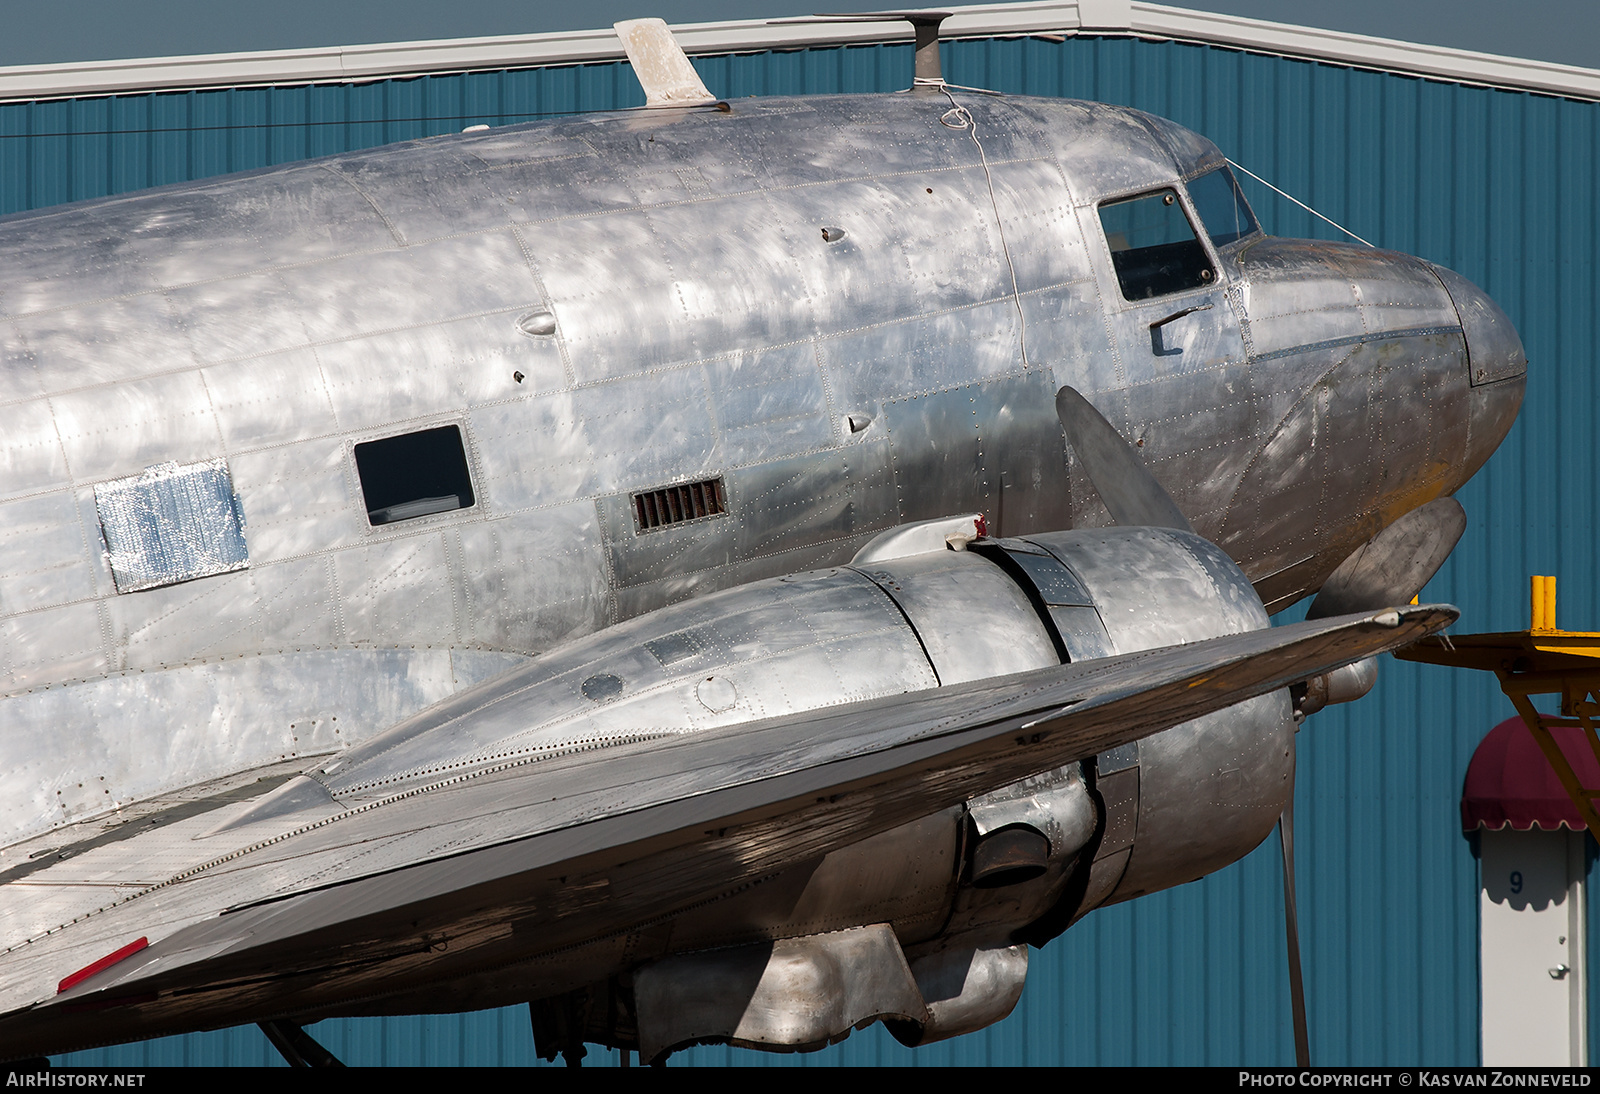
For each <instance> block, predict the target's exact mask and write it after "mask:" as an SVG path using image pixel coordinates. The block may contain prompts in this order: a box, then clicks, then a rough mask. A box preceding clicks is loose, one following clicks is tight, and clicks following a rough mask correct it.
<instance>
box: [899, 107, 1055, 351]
mask: <svg viewBox="0 0 1600 1094" xmlns="http://www.w3.org/2000/svg"><path fill="white" fill-rule="evenodd" d="M919 82H923V81H919ZM926 83H927V84H928V85H930V86H935V87H937V88H938V89H939V90H940V91H942V92H944V97H945V98H947V99H949V100H950V109H949V110H946V111H945V112H944V113H943V114H941V115H940V116H939V124H940V125H942V126H944V127H946V128H947V129H965V130H966V131H967V136H969V137H971V138H972V143H973V144H974V145H976V146H977V148H978V162H979V163H981V164H982V165H983V178H984V181H985V183H987V184H988V187H989V207H990V208H991V209H993V210H994V223H995V227H996V228H997V229H998V230H999V232H1000V250H1001V251H1002V252H1003V253H1004V254H1005V256H1006V269H1008V270H1009V271H1010V272H1011V300H1012V302H1013V303H1014V304H1016V306H1017V323H1018V325H1019V338H1018V345H1019V346H1020V347H1021V349H1022V367H1023V368H1031V367H1032V365H1031V363H1030V362H1029V361H1028V317H1027V315H1026V314H1025V313H1024V312H1023V310H1022V291H1021V289H1020V288H1018V286H1017V265H1016V263H1015V262H1013V261H1012V260H1011V244H1010V243H1008V242H1006V225H1005V220H1004V218H1002V217H1001V216H1000V201H999V199H998V198H996V197H995V194H994V176H993V175H992V174H990V172H989V157H988V156H987V155H986V154H985V153H984V150H983V142H982V141H980V140H979V139H978V122H977V120H976V119H975V118H973V116H972V114H971V113H970V112H969V111H968V110H967V108H966V107H964V106H962V105H961V104H960V103H959V102H957V101H956V97H955V96H954V95H952V94H950V85H948V84H946V83H945V82H944V81H943V80H940V81H938V83H937V84H935V83H934V82H933V81H931V80H929V81H926ZM952 117H954V118H955V121H951V120H950V119H951V118H952Z"/></svg>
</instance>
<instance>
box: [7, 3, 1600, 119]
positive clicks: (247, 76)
mask: <svg viewBox="0 0 1600 1094" xmlns="http://www.w3.org/2000/svg"><path fill="white" fill-rule="evenodd" d="M672 30H673V33H674V34H675V35H676V36H677V39H678V41H679V42H680V43H681V44H682V45H683V47H684V49H685V50H686V51H687V52H689V53H693V54H718V53H743V52H751V51H756V50H765V49H796V48H800V47H803V46H810V45H824V44H830V43H849V42H882V41H895V40H898V39H901V38H909V37H910V36H911V28H910V27H909V26H906V25H905V24H895V23H827V22H822V21H818V22H816V23H787V24H776V25H775V24H772V23H770V22H767V21H765V20H732V21H728V22H719V23H682V24H677V25H675V26H674V27H673V28H672ZM1079 32H1083V33H1096V34H1126V35H1131V36H1134V37H1141V38H1170V39H1177V40H1181V41H1191V42H1202V43H1210V44H1214V45H1222V46H1229V47H1233V48H1237V49H1242V50H1247V51H1250V52H1256V53H1267V54H1273V55H1277V56H1284V57H1295V58H1302V59H1306V60H1318V61H1329V62H1332V63H1335V64H1345V65H1352V66H1355V67H1357V68H1370V69H1376V70H1380V71H1385V72H1399V73H1405V74H1408V75H1416V76H1424V77H1432V78H1435V79H1441V80H1450V81H1459V82H1463V83H1470V84H1481V85H1486V86H1490V87H1503V88H1514V89H1520V90H1527V91H1537V92H1543V93H1545V94H1550V95H1560V96H1567V97H1572V98H1580V99H1600V70H1597V69H1590V68H1579V67H1577V66H1574V65H1561V64H1554V63H1552V62H1549V61H1531V60H1521V59H1517V58H1512V57H1499V56H1495V55H1494V54H1489V53H1475V52H1472V51H1470V50H1463V49H1450V48H1446V47H1444V46H1428V45H1417V44H1415V43H1410V42H1400V41H1394V40H1391V39H1387V38H1372V37H1368V36H1366V35H1361V34H1348V33H1345V32H1343V31H1333V30H1320V29H1317V28H1314V27H1301V26H1292V25H1289V24H1286V23H1273V22H1268V21H1266V20H1262V19H1246V18H1243V17H1240V16H1234V15H1217V14H1213V13H1211V12H1203V11H1192V10H1189V9H1186V8H1174V7H1167V6H1165V5H1162V4H1147V3H1142V2H1140V0H1031V2H1029V0H1024V2H1013V3H1000V4H981V5H974V6H971V7H963V8H957V9H955V13H954V14H953V15H952V16H951V18H950V19H948V20H947V21H946V22H945V24H944V33H945V35H946V36H947V37H951V38H956V37H962V38H966V37H989V36H995V35H1011V34H1049V33H1054V34H1076V33H1079ZM622 58H623V51H622V43H621V41H620V40H619V39H618V38H617V36H616V33H615V32H614V31H613V30H611V29H610V28H609V27H608V28H605V29H596V30H583V31H571V32H563V33H555V34H519V35H502V36H498V37H492V38H459V39H450V40H439V41H426V42H385V43H377V44H373V45H357V46H332V47H326V48H314V49H288V50H271V51H264V52H259V53H217V54H209V55H202V56H191V57H156V58H141V59H135V60H117V61H78V62H71V63H63V64H47V65H15V66H10V67H0V101H13V102H14V101H18V100H31V99H64V98H78V97H83V96H95V95H113V94H118V93H130V92H132V93H137V92H150V91H178V90H190V89H197V88H208V87H241V86H263V85H273V84H277V85H292V84H307V83H340V82H347V83H348V82H361V81H370V80H378V79H385V78H392V77H405V76H419V75H424V74H427V73H437V72H462V71H471V70H481V69H497V68H524V67H530V66H534V65H561V64H581V63H584V62H593V61H613V60H621V59H622Z"/></svg>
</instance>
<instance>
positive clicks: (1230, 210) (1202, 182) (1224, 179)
mask: <svg viewBox="0 0 1600 1094" xmlns="http://www.w3.org/2000/svg"><path fill="white" fill-rule="evenodd" d="M1189 200H1190V201H1192V202H1194V210H1195V212H1197V213H1199V214H1200V223H1202V224H1204V225H1205V227H1206V234H1208V235H1209V236H1210V237H1211V242H1212V244H1213V245H1214V246H1216V247H1218V248H1221V247H1226V246H1227V245H1228V244H1230V243H1233V242H1236V241H1238V240H1240V239H1243V238H1244V237H1245V236H1247V235H1250V234H1251V233H1252V232H1255V231H1258V230H1259V228H1260V225H1258V224H1257V223H1256V218H1255V214H1254V213H1252V212H1251V211H1250V205H1249V203H1248V202H1246V201H1245V200H1244V194H1242V193H1240V191H1239V183H1238V180H1237V179H1235V178H1234V177H1233V172H1232V171H1230V170H1228V169H1227V168H1226V167H1219V168H1217V169H1216V170H1215V171H1207V172H1206V173H1205V174H1203V175H1201V176H1200V177H1199V178H1197V179H1195V180H1194V181H1193V182H1191V183H1189Z"/></svg>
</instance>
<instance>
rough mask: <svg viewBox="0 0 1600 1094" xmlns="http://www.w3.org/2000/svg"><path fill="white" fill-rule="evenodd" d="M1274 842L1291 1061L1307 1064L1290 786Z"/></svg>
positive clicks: (1304, 1002) (1309, 1048)
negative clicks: (1279, 866) (1279, 860)
mask: <svg viewBox="0 0 1600 1094" xmlns="http://www.w3.org/2000/svg"><path fill="white" fill-rule="evenodd" d="M1278 844H1279V846H1281V847H1282V848H1283V933H1284V936H1285V940H1286V941H1287V943H1288V947H1289V1001H1290V1004H1291V1006H1292V1008H1293V1011H1294V1065H1295V1066H1296V1067H1310V1066H1311V1039H1310V1036H1309V1035H1308V1034H1307V1033H1306V985H1305V981H1304V980H1303V979H1302V978H1301V976H1300V926H1299V922H1298V919H1299V917H1298V915H1297V914H1296V912H1295V902H1294V790H1293V788H1292V787H1291V788H1290V791H1289V804H1287V805H1285V806H1284V807H1283V814H1282V815H1281V816H1280V817H1279V818H1278Z"/></svg>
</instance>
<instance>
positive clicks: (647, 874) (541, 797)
mask: <svg viewBox="0 0 1600 1094" xmlns="http://www.w3.org/2000/svg"><path fill="white" fill-rule="evenodd" d="M1456 616H1457V613H1456V611H1455V610H1454V609H1453V608H1450V607H1448V606H1437V605H1425V606H1422V607H1410V608H1404V609H1399V610H1396V611H1390V612H1385V613H1379V614H1377V615H1360V616H1347V617H1343V618H1338V619H1330V620H1318V621H1314V622H1307V623H1302V624H1296V625H1293V626H1287V627H1279V628H1271V629H1267V630H1262V631H1254V632H1249V633H1245V634H1238V635H1231V636H1226V637H1222V638H1217V639H1212V640H1210V641H1206V642H1197V643H1192V644H1190V645H1186V646H1178V647H1170V648H1167V649H1161V650H1152V651H1148V652H1144V653H1137V654H1130V655H1127V656H1122V657H1116V658H1110V659H1106V660H1102V661H1094V662H1089V663H1080V664H1072V665H1063V666H1060V667H1056V668H1049V669H1042V670H1037V671H1034V672H1028V673H1021V674H1017V675H1015V676H1010V677H1003V678H998V679H991V680H985V681H980V682H975V683H972V684H964V685H955V686H950V687H944V688H938V689H934V690H930V691H924V692H915V693H911V694H908V695H904V696H899V697H895V698H893V699H888V700H874V701H871V702H866V703H855V704H848V705H844V706H837V707H831V708H824V709H821V710H814V711H810V712H806V713H804V714H799V715H791V716H786V717H782V718H774V719H769V720H766V721H764V722H757V723H752V724H748V725H745V726H743V727H738V728H731V729H728V730H710V731H706V732H703V733H697V734H694V735H691V736H687V737H682V738H677V739H670V740H665V741H662V740H655V741H642V742H639V743H637V744H633V745H626V746H621V747H617V748H611V749H606V750H604V751H598V752H590V753H578V754H572V755H565V756H561V757H556V758H552V759H548V760H546V761H543V762H538V763H531V762H529V763H520V764H518V765H515V766H509V767H507V768H505V769H502V770H489V771H484V772H480V773H475V774H473V775H471V776H467V777H462V778H460V779H448V778H446V779H441V780H440V781H439V782H436V783H434V784H432V785H430V786H427V787H423V788H419V789H414V790H409V791H406V792H405V793H403V794H398V795H396V796H395V797H393V798H390V799H385V800H381V801H376V802H367V803H365V804H362V805H359V806H357V807H355V808H352V809H349V810H347V811H345V812H335V813H333V814H332V815H317V816H314V817H312V818H311V819H309V820H308V819H306V818H299V820H298V822H297V819H296V818H295V817H286V818H278V819H277V823H278V824H279V826H280V830H278V831H275V832H272V833H270V834H263V833H261V832H259V831H254V832H252V830H249V829H247V830H244V831H243V832H242V833H241V836H242V837H243V838H249V839H252V840H253V841H254V842H251V843H248V844H246V845H244V846H238V847H232V848H230V849H227V850H224V851H223V852H222V853H220V854H219V853H217V849H216V848H214V847H210V846H208V844H210V843H211V842H212V841H209V840H205V839H196V840H193V841H191V846H190V847H188V848H185V849H184V850H186V851H187V853H188V854H189V856H190V858H191V861H190V862H188V863H186V864H185V863H182V862H179V861H176V860H174V861H173V862H172V863H171V865H172V866H173V867H181V868H176V869H173V870H172V872H171V874H170V875H169V876H168V877H166V878H165V879H164V880H160V881H156V882H154V883H152V884H149V885H147V886H146V887H144V888H143V889H141V890H140V891H138V892H135V893H132V894H131V895H127V896H123V897H122V898H121V899H118V900H116V901H115V902H112V903H109V904H108V905H107V906H105V907H103V908H100V909H97V910H95V911H92V912H90V913H87V914H84V915H82V916H80V917H79V918H78V919H77V920H75V921H74V922H73V923H71V924H64V925H62V926H61V927H58V928H56V929H55V930H53V931H50V932H48V933H45V934H43V935H41V936H39V937H37V938H33V939H30V940H29V941H28V942H26V943H24V944H22V945H20V946H13V947H12V948H11V950H10V951H9V952H8V953H7V954H5V955H3V956H0V963H3V965H0V967H4V968H5V970H6V974H5V977H4V980H5V983H6V985H7V987H6V988H4V989H3V995H0V1007H3V1011H4V1012H9V1013H5V1014H4V1016H3V1017H0V1058H9V1057H16V1056H24V1055H36V1054H39V1053H44V1052H57V1051H64V1050H68V1049H74V1048H79V1047H85V1046H89V1045H94V1044H105V1043H114V1042H118V1041H124V1040H130V1039H134V1038H143V1037H150V1036H156V1035H160V1034H165V1033H171V1032H176V1031H180V1030H189V1029H198V1028H213V1027H220V1026H226V1025H233V1024H238V1023H241V1022H247V1021H260V1020H264V1019H271V1018H277V1017H284V1016H299V1017H305V1018H307V1019H309V1018H311V1017H323V1016H331V1015H334V1014H341V1013H380V1012H382V1011H383V1010H384V1006H383V1003H382V999H383V998H384V997H385V996H389V995H394V996H399V995H400V994H402V993H404V994H405V995H406V996H408V997H409V998H410V999H411V1001H412V1002H414V1001H415V998H416V993H417V992H418V991H419V990H423V989H426V988H427V987H428V986H429V985H435V986H439V985H445V984H451V985H458V984H462V983H466V982H470V981H471V980H472V978H473V977H475V976H482V975H486V974H488V973H489V972H490V971H491V970H493V971H495V972H498V973H504V971H505V970H506V969H507V968H508V967H515V968H520V969H522V970H524V972H525V976H526V979H527V981H528V983H529V987H530V994H529V997H533V995H534V992H535V991H536V990H537V989H538V986H539V984H541V983H543V981H545V980H549V981H550V982H551V983H556V982H558V981H559V979H560V966H561V960H562V957H561V955H562V954H564V953H573V952H575V951H578V950H581V949H582V948H584V947H593V946H597V945H604V944H607V941H608V940H613V941H614V940H615V939H617V938H619V937H622V936H624V935H626V934H627V933H628V932H631V931H636V930H638V929H639V928H640V927H641V926H642V925H648V924H650V923H652V922H661V921H665V920H666V919H668V918H670V917H671V916H672V915H673V914H675V913H677V912H680V911H682V910H683V909H685V908H687V907H691V906H694V905H696V904H699V903H703V902H705V901H707V900H714V899H716V898H717V897H718V896H719V895H722V894H725V893H729V892H733V891H736V890H737V889H739V888H740V887H742V886H746V885H748V884H751V883H753V882H754V881H756V880H759V879H760V878H761V877H764V876H768V875H770V874H772V873H774V872H776V871H778V870H781V869H783V868H785V867H787V866H790V865H793V864H795V863H798V862H802V861H805V860H807V859H808V858H811V857H814V856H817V855H820V854H823V853H825V852H827V851H829V850H832V849H834V848H836V847H839V846H843V845H846V844H849V843H852V842H855V841H857V840H860V839H863V838H866V837H868V836H871V835H873V834H875V833H877V832H881V831H886V830H888V829H890V828H893V827H896V826H898V825H901V824H904V823H908V822H910V821H913V820H916V819H918V818H919V817H922V816H926V815H928V814H930V813H932V812H935V811H937V810H939V809H942V808H945V807H947V806H950V805H954V804H957V803H959V802H961V801H964V800H966V799H967V798H969V797H971V796H973V795H974V794H978V793H982V792H984V791H987V790H990V789H993V788H995V787H999V786H1004V785H1007V784H1009V783H1012V782H1015V781H1016V780H1018V779H1020V778H1024V777H1026V776H1028V775H1031V774H1033V773H1036V772H1038V771H1042V770H1047V769H1050V768H1052V767H1056V766H1059V765H1061V764H1064V763H1068V762H1071V761H1073V760H1076V759H1081V758H1084V757H1087V756H1091V755H1094V754H1096V753H1099V752H1102V751H1105V750H1107V749H1109V748H1112V747H1115V746H1116V745H1119V744H1123V743H1126V742H1128V741H1131V740H1136V739H1139V738H1141V737H1145V736H1148V735H1150V734H1152V733H1155V732H1158V731H1160V730H1162V729H1165V728H1168V727H1170V726H1173V725H1176V724H1178V723H1180V722H1184V721H1188V720H1190V719H1192V718H1196V717H1199V716H1201V715H1203V714H1207V713H1210V712H1213V711H1216V710H1220V709H1222V708H1224V707H1227V706H1230V705H1232V704H1234V703H1236V702H1240V701H1242V700H1244V699H1247V698H1250V697H1253V696H1256V695H1261V694H1265V693H1267V692H1270V691H1274V690H1276V689H1278V688H1281V687H1284V686H1286V685H1288V684H1290V683H1293V682H1295V681H1298V680H1301V679H1305V678H1306V677H1308V676H1313V675H1316V674H1318V673H1321V672H1326V671H1329V670H1331V669H1333V668H1336V667H1338V666H1340V665H1343V664H1348V663H1350V662H1352V661H1355V660H1358V659H1360V658H1363V657H1368V656H1372V655H1374V654H1377V653H1380V652H1384V651H1388V650H1393V649H1396V648H1398V647H1400V646H1403V645H1406V644H1409V643H1410V642H1413V641H1415V640H1416V639H1417V638H1419V637H1421V636H1423V635H1425V634H1428V633H1432V632H1434V631H1437V630H1440V629H1442V628H1443V627H1445V626H1447V625H1449V624H1450V623H1451V622H1452V621H1453V620H1454V619H1455V618H1456ZM196 834H198V832H197V833H196ZM119 847H120V848H121V853H123V854H125V855H130V856H137V855H139V853H140V849H139V847H138V846H137V841H136V840H133V841H127V842H126V843H124V844H120V845H119ZM35 878H36V881H37V883H41V884H48V877H47V876H40V875H35ZM146 937H147V938H149V939H151V940H152V944H151V945H149V946H148V947H146V948H144V949H142V950H140V951H139V952H137V953H136V954H135V955H134V956H132V957H130V958H128V959H127V960H124V961H122V962H120V963H119V964H117V965H115V966H114V967H111V968H108V969H106V970H104V971H103V972H100V973H97V974H96V975H93V976H90V977H88V978H87V979H86V980H84V981H83V982H82V983H81V984H78V985H77V986H75V987H72V988H71V989H70V990H67V991H64V992H60V993H59V994H58V992H57V986H58V984H59V982H60V981H61V979H62V978H63V977H65V976H67V975H68V974H70V973H72V972H74V971H75V970H78V969H80V968H83V967H84V966H86V965H89V964H91V963H93V962H94V961H95V960H96V959H98V958H100V957H102V956H104V955H105V954H108V953H113V952H115V951H117V950H118V949H119V948H121V947H123V946H125V945H126V944H127V943H128V941H129V940H130V939H135V938H146ZM441 1009H458V1007H457V1006H446V1007H442V1008H441Z"/></svg>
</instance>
